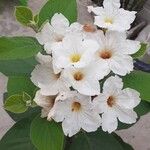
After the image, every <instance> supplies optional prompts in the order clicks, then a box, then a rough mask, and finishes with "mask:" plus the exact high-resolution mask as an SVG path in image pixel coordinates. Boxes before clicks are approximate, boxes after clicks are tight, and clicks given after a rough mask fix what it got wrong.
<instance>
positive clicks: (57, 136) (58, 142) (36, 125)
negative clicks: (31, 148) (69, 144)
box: [31, 116, 64, 150]
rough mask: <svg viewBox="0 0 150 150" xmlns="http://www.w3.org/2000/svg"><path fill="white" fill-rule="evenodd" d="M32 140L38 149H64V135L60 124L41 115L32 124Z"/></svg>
mask: <svg viewBox="0 0 150 150" xmlns="http://www.w3.org/2000/svg"><path fill="white" fill-rule="evenodd" d="M31 140H32V143H33V144H34V145H35V146H36V147H37V149H38V150H63V143H64V135H63V132H62V129H61V127H60V126H59V124H58V123H55V122H54V121H51V122H49V121H47V120H46V119H42V118H40V116H37V117H36V118H35V119H34V120H33V122H32V124H31Z"/></svg>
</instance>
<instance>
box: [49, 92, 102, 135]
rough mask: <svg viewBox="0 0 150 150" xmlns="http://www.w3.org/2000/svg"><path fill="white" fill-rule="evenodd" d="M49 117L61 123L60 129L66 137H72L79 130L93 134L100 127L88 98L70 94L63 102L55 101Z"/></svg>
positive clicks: (97, 116) (98, 118)
mask: <svg viewBox="0 0 150 150" xmlns="http://www.w3.org/2000/svg"><path fill="white" fill-rule="evenodd" d="M53 109H54V111H53V112H52V113H50V116H51V117H52V118H53V119H54V120H55V121H56V122H62V128H63V131H64V134H65V135H66V136H69V137H71V136H73V135H75V134H76V133H77V132H79V131H80V129H83V130H85V131H87V132H93V131H96V130H97V129H98V127H99V126H100V125H101V118H100V116H99V114H98V113H96V112H95V111H94V110H93V105H92V102H91V97H90V96H84V95H81V94H78V93H77V92H72V94H70V95H68V97H67V98H66V99H65V100H63V101H61V100H60V101H59V100H58V101H57V102H56V103H55V105H54V107H53Z"/></svg>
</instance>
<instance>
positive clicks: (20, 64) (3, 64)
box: [0, 57, 37, 76]
mask: <svg viewBox="0 0 150 150" xmlns="http://www.w3.org/2000/svg"><path fill="white" fill-rule="evenodd" d="M36 64H37V61H36V60H35V59H34V58H33V57H32V58H27V59H20V60H0V72H2V73H3V74H5V75H6V76H18V75H28V76H29V75H30V74H31V72H32V71H33V69H34V67H35V66H36Z"/></svg>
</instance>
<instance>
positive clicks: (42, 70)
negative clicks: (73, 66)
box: [31, 64, 54, 87]
mask: <svg viewBox="0 0 150 150" xmlns="http://www.w3.org/2000/svg"><path fill="white" fill-rule="evenodd" d="M53 79H54V76H53V70H52V68H51V67H47V66H45V65H44V64H42V65H37V66H36V67H35V69H34V70H33V72H32V73H31V80H32V82H33V83H34V84H35V85H36V86H37V87H38V86H39V83H41V84H46V85H48V84H50V83H51V81H53Z"/></svg>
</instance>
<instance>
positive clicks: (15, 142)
mask: <svg viewBox="0 0 150 150" xmlns="http://www.w3.org/2000/svg"><path fill="white" fill-rule="evenodd" d="M31 121H32V118H31V117H30V118H26V119H23V120H21V121H19V122H17V123H16V124H15V125H14V126H13V127H12V128H11V129H10V130H9V131H8V132H7V133H6V134H5V135H4V137H3V138H2V140H1V141H0V149H1V150H37V149H36V148H35V147H34V146H33V144H32V143H31V141H30V124H31Z"/></svg>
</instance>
